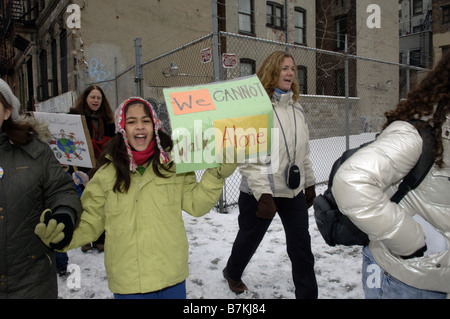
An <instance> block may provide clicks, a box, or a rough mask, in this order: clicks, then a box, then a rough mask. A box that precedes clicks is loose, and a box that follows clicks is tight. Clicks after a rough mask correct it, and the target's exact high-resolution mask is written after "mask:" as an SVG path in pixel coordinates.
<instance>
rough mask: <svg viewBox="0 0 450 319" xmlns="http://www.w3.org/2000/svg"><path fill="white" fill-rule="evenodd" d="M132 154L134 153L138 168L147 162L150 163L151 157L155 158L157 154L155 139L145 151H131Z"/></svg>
mask: <svg viewBox="0 0 450 319" xmlns="http://www.w3.org/2000/svg"><path fill="white" fill-rule="evenodd" d="M131 153H133V158H134V160H135V161H136V164H137V165H138V166H142V165H143V164H144V163H145V162H147V161H148V159H149V158H150V157H152V156H153V154H154V153H155V139H153V140H152V141H151V142H150V143H149V144H148V146H147V148H146V149H145V151H140V152H137V151H133V150H131Z"/></svg>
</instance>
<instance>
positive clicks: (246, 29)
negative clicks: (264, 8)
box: [238, 0, 255, 35]
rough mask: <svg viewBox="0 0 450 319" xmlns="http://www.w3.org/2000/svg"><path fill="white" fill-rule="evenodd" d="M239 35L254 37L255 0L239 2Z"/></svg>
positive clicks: (241, 0)
mask: <svg viewBox="0 0 450 319" xmlns="http://www.w3.org/2000/svg"><path fill="white" fill-rule="evenodd" d="M238 10H239V33H243V34H250V35H254V34H255V30H254V23H253V22H254V6H253V0H239V9H238Z"/></svg>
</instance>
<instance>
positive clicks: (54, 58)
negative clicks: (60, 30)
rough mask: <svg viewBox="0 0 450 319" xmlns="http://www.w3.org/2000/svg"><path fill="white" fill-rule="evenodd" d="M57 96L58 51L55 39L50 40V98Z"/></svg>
mask: <svg viewBox="0 0 450 319" xmlns="http://www.w3.org/2000/svg"><path fill="white" fill-rule="evenodd" d="M57 95H58V49H57V44H56V39H52V93H51V96H57Z"/></svg>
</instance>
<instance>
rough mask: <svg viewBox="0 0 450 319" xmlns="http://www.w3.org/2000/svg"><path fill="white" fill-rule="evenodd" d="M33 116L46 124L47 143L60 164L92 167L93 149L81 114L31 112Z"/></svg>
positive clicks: (93, 160)
mask: <svg viewBox="0 0 450 319" xmlns="http://www.w3.org/2000/svg"><path fill="white" fill-rule="evenodd" d="M33 116H34V117H35V118H36V119H37V120H39V121H42V122H45V123H47V124H48V128H49V130H50V133H51V135H52V138H51V140H50V142H49V145H50V148H51V149H52V150H53V152H54V153H55V156H56V158H57V159H58V161H59V162H60V163H61V164H64V165H72V166H79V167H88V168H92V167H93V164H94V163H95V159H94V150H93V148H92V142H91V139H90V136H89V130H88V129H87V126H86V121H85V119H84V116H83V115H75V114H64V113H46V112H33Z"/></svg>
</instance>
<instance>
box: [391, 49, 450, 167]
mask: <svg viewBox="0 0 450 319" xmlns="http://www.w3.org/2000/svg"><path fill="white" fill-rule="evenodd" d="M449 113H450V51H449V52H447V53H446V54H444V55H443V56H442V58H441V60H440V61H439V62H438V64H437V65H436V66H435V67H434V68H433V70H431V71H430V72H428V74H427V75H426V76H425V78H424V79H423V80H422V81H421V82H420V83H419V84H418V85H417V87H416V88H414V89H413V90H412V91H410V92H409V93H408V96H407V99H406V100H404V101H400V102H399V103H398V104H397V107H396V109H395V110H392V111H388V112H386V113H385V116H386V119H387V122H386V124H385V125H384V127H383V128H385V127H387V126H388V125H389V124H391V123H392V122H394V121H398V120H400V121H407V120H414V119H420V118H422V117H424V116H430V119H429V120H428V124H430V125H431V126H433V127H434V130H433V132H434V136H435V138H436V145H435V147H434V150H433V158H434V161H435V163H436V165H438V166H439V167H442V166H443V165H444V162H443V152H444V148H443V145H442V135H441V134H442V124H444V123H445V120H446V118H445V116H446V115H447V114H449ZM417 125H420V124H417Z"/></svg>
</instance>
